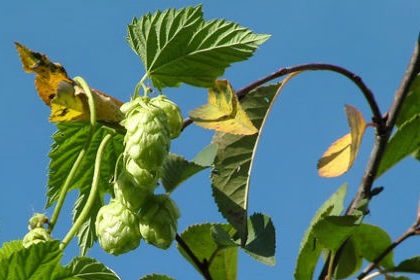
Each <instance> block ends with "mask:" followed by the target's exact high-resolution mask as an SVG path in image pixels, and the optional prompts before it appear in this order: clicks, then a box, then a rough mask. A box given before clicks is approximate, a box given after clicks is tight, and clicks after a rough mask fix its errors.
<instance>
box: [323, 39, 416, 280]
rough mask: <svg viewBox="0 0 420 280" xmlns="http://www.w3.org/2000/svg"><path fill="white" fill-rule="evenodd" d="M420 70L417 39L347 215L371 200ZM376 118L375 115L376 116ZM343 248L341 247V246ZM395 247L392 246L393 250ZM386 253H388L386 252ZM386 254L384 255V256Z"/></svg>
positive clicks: (339, 251)
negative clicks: (385, 153)
mask: <svg viewBox="0 0 420 280" xmlns="http://www.w3.org/2000/svg"><path fill="white" fill-rule="evenodd" d="M419 72H420V40H418V41H417V43H416V45H415V47H414V50H413V53H412V55H411V59H410V62H409V63H408V67H407V70H406V72H405V74H404V76H403V79H402V81H401V84H400V86H399V88H398V89H397V91H396V93H395V94H394V100H393V102H392V104H391V106H390V109H389V111H388V114H387V117H386V118H384V119H383V122H380V123H383V124H384V126H382V125H381V126H378V123H376V125H377V126H376V136H375V142H374V145H373V148H372V151H371V154H370V157H369V161H368V163H367V165H366V168H365V172H364V174H363V178H362V181H361V183H360V185H359V187H358V189H357V193H356V195H355V197H354V198H353V200H352V202H351V203H350V205H349V207H348V208H347V210H346V213H345V215H352V214H353V213H354V212H355V211H357V210H358V208H359V206H360V205H361V203H362V202H363V201H367V202H369V201H370V199H371V198H372V193H371V189H372V186H373V182H374V181H375V179H376V175H377V172H378V168H379V165H380V163H381V160H382V157H383V154H384V152H385V148H386V146H387V144H388V140H389V138H390V137H391V133H392V131H393V129H394V126H395V122H396V120H397V118H398V114H399V112H400V109H401V106H402V104H403V102H404V100H405V97H406V96H407V94H408V92H409V89H410V87H411V85H412V83H413V81H414V79H415V78H416V76H417V74H418V73H419ZM374 120H375V116H374ZM340 249H341V248H340ZM340 249H339V250H338V252H337V254H336V260H334V264H335V265H336V264H337V263H338V259H339V258H340V255H341V254H340V253H341V250H340ZM392 249H393V248H391V250H392ZM385 255H386V254H385ZM383 257H385V256H382V258H383ZM335 265H334V266H335ZM326 270H327V269H326V265H325V266H324V269H323V270H322V271H321V274H320V276H319V279H324V278H325V275H326Z"/></svg>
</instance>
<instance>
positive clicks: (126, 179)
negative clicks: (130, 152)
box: [114, 169, 157, 212]
mask: <svg viewBox="0 0 420 280" xmlns="http://www.w3.org/2000/svg"><path fill="white" fill-rule="evenodd" d="M143 171H144V173H149V172H148V171H147V170H145V169H143ZM141 175H142V176H137V178H143V177H146V178H145V179H144V180H143V182H142V183H139V182H138V180H135V179H134V177H133V176H132V175H131V174H130V173H128V172H127V171H123V172H121V173H120V175H119V176H118V179H117V181H116V182H115V183H114V194H115V199H116V200H117V201H119V202H121V203H122V204H123V205H125V206H126V207H127V208H129V209H130V210H133V211H134V212H137V211H138V210H139V209H140V207H141V206H142V205H143V204H144V202H145V201H146V200H147V199H148V198H149V197H150V196H152V195H153V190H154V189H155V187H156V186H157V177H156V176H152V175H150V176H149V175H148V174H146V175H145V174H141ZM149 177H150V178H149ZM155 177H156V178H155Z"/></svg>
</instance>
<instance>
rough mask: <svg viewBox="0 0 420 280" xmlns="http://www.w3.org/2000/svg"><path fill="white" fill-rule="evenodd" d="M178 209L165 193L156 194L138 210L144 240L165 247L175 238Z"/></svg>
mask: <svg viewBox="0 0 420 280" xmlns="http://www.w3.org/2000/svg"><path fill="white" fill-rule="evenodd" d="M179 217H180V213H179V209H178V207H177V206H176V204H175V202H174V201H173V200H172V199H171V198H170V197H169V196H168V195H166V194H162V195H156V196H154V197H153V198H152V199H150V200H149V201H148V202H147V203H146V204H145V205H144V206H143V208H142V209H141V211H140V232H141V234H142V236H143V238H144V240H146V242H148V243H150V244H153V245H154V246H156V247H159V248H162V249H167V248H169V246H170V245H171V243H172V241H173V240H174V239H175V235H176V231H177V227H178V218H179Z"/></svg>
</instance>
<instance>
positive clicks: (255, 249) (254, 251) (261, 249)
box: [243, 213, 276, 265]
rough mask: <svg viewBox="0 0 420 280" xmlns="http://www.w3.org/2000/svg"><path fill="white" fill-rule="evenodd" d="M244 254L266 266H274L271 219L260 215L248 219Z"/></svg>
mask: <svg viewBox="0 0 420 280" xmlns="http://www.w3.org/2000/svg"><path fill="white" fill-rule="evenodd" d="M243 249H244V250H245V252H247V253H248V254H249V255H250V256H252V257H253V258H255V259H256V260H257V261H260V262H262V263H264V264H266V265H275V264H276V259H275V253H276V232H275V229H274V225H273V222H272V221H271V218H270V217H268V216H266V215H264V214H260V213H256V214H253V215H252V216H251V217H249V219H248V239H247V241H246V244H245V246H244V247H243Z"/></svg>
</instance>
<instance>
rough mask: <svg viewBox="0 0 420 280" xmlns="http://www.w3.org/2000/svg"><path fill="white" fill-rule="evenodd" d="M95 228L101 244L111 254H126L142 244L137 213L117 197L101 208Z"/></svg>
mask: <svg viewBox="0 0 420 280" xmlns="http://www.w3.org/2000/svg"><path fill="white" fill-rule="evenodd" d="M95 228H96V234H97V236H98V240H99V244H100V245H101V247H102V249H104V250H105V251H106V252H108V253H110V254H113V255H120V254H124V253H126V252H128V251H131V250H134V249H136V248H137V247H138V246H139V245H140V239H141V235H140V231H139V226H138V217H137V214H136V213H134V212H133V211H131V210H130V209H128V208H127V207H126V206H124V205H123V204H122V203H121V202H119V201H117V200H115V199H111V201H110V203H109V204H108V205H104V206H102V207H101V208H100V209H99V211H98V215H97V216H96V222H95Z"/></svg>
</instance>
